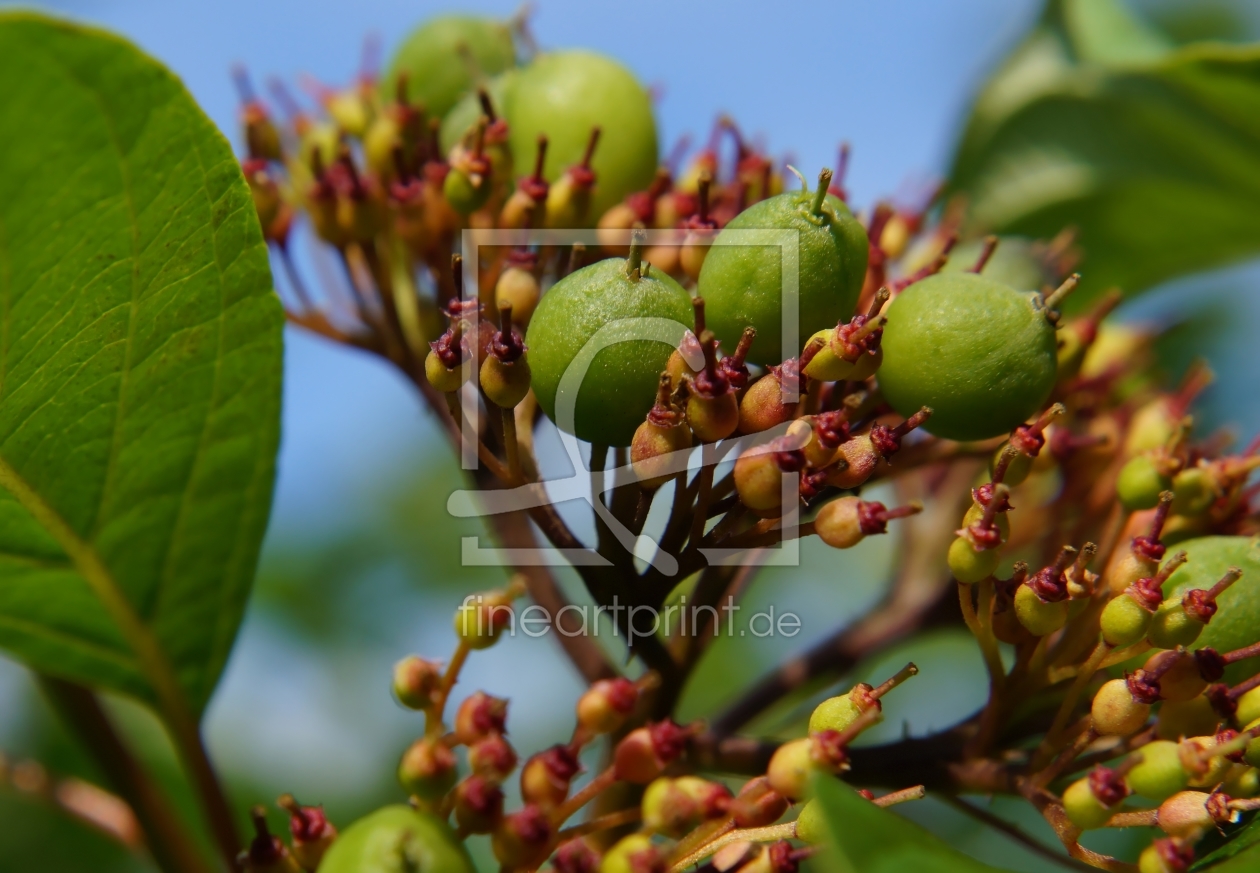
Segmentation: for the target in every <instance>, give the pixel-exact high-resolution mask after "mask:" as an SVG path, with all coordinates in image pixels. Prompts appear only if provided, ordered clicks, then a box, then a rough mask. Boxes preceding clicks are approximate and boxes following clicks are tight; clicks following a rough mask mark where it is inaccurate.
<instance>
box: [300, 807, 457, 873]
mask: <svg viewBox="0 0 1260 873" xmlns="http://www.w3.org/2000/svg"><path fill="white" fill-rule="evenodd" d="M319 870H320V873H366V871H372V873H408V871H412V870H424V871H425V873H475V870H474V867H473V864H472V861H471V859H469V857H468V853H467V852H466V851H465V849H464V847H463V845H461V844H460V843H459V842H458V841H457V840H456V839H455V835H454V834H453V833H452V832H451V830H450V828H449V827H447V826H446V824H445V823H444V822H442V821H439V820H438V819H437V818H435V817H434V816H431V815H428V814H427V813H423V812H417V811H416V810H414V809H411V808H410V807H408V806H402V805H397V806H386V807H383V808H381V809H378V810H376V811H375V812H372V813H369V814H368V815H366V816H364V817H363V818H361V819H359V820H358V821H356V822H355V823H354V824H352V825H350V827H348V828H346V829H345V830H344V831H342V832H341V834H340V836H338V837H337V840H336V841H335V842H334V843H333V844H332V846H331V847H330V848H329V849H328V852H327V853H326V854H325V855H324V859H323V861H322V862H321V863H320V865H319Z"/></svg>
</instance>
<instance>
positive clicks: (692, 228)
mask: <svg viewBox="0 0 1260 873" xmlns="http://www.w3.org/2000/svg"><path fill="white" fill-rule="evenodd" d="M712 184H713V177H712V176H711V175H709V174H708V173H707V172H706V173H702V174H701V176H700V180H699V183H698V185H697V192H696V193H697V195H698V196H697V208H696V214H695V215H693V216H691V217H690V218H689V219H687V222H686V224H685V227H686V230H687V235H686V236H685V237H684V238H683V245H682V251H681V252H679V253H678V260H679V263H680V264H681V266H682V268H683V272H684V273H686V274H687V275H688V276H689V277H690V278H691V279H692V280H693V281H694V280H696V279H698V278H700V268H701V267H703V266H704V260H705V258H706V257H707V256H708V254H709V248H710V247H711V246H712V245H713V239H714V237H716V236H717V228H718V224H717V222H716V221H714V220H713V218H712V217H711V216H710V215H709V190H710V187H711V186H712Z"/></svg>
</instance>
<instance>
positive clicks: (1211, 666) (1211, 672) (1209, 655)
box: [1194, 646, 1228, 682]
mask: <svg viewBox="0 0 1260 873" xmlns="http://www.w3.org/2000/svg"><path fill="white" fill-rule="evenodd" d="M1194 660H1195V663H1196V664H1197V665H1198V667H1199V675H1200V676H1202V677H1203V681H1204V682H1217V681H1219V680H1220V678H1221V677H1222V676H1224V675H1225V665H1226V664H1227V663H1228V661H1226V659H1225V656H1224V655H1222V654H1221V653H1220V652H1218V651H1216V649H1214V648H1212V647H1211V646H1204V647H1203V648H1201V649H1196V650H1195V653H1194Z"/></svg>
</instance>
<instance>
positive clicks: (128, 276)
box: [0, 14, 283, 732]
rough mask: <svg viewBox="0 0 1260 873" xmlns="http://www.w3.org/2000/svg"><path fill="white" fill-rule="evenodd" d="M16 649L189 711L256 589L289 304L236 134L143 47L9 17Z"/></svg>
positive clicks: (4, 357) (4, 476) (9, 627)
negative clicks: (276, 278)
mask: <svg viewBox="0 0 1260 873" xmlns="http://www.w3.org/2000/svg"><path fill="white" fill-rule="evenodd" d="M0 81H4V82H6V83H9V87H8V88H7V89H6V93H5V97H4V99H3V100H2V101H0V485H3V489H0V646H3V647H4V648H6V649H8V650H9V651H11V652H12V653H14V654H15V655H16V656H17V657H18V658H20V659H22V660H23V661H25V662H26V663H28V664H29V665H30V666H31V667H33V668H34V669H36V670H40V671H43V672H46V673H49V674H52V675H56V676H60V677H63V678H66V679H70V680H72V681H76V682H81V683H84V684H89V685H94V686H99V687H103V688H107V689H112V690H115V691H120V692H123V693H126V694H129V695H134V696H135V697H138V698H140V699H142V700H145V701H148V702H150V703H157V704H158V705H159V707H160V708H161V709H162V711H163V713H164V715H165V716H166V717H167V719H168V721H172V723H178V722H181V721H182V722H184V724H183V725H182V726H181V727H179V728H177V730H184V731H185V732H186V730H187V726H188V725H187V722H188V721H189V719H190V718H191V717H192V716H194V715H195V714H196V713H199V712H200V711H201V710H202V709H203V707H204V706H205V704H206V701H207V700H208V699H209V697H210V694H211V692H212V691H213V689H214V687H215V683H216V682H217V680H218V677H219V674H220V672H221V671H222V669H223V664H224V662H225V660H226V658H227V655H228V651H229V650H230V648H231V646H232V642H233V639H234V637H235V634H236V630H237V627H238V625H239V624H240V620H241V614H242V611H243V609H244V604H245V600H246V597H247V595H248V593H249V588H250V585H251V582H252V579H253V575H254V570H255V565H256V563H257V558H258V551H259V547H260V544H261V540H262V536H263V533H264V530H265V528H266V524H267V515H268V512H269V510H270V504H271V492H272V484H273V479H274V465H275V453H276V447H277V442H278V436H279V403H280V377H281V343H282V339H281V330H282V323H283V319H282V315H281V311H280V307H279V304H278V301H277V300H276V298H275V295H274V294H272V292H271V280H270V272H269V267H268V259H267V250H266V246H265V243H264V242H263V240H262V236H261V233H260V230H259V226H258V221H257V218H256V215H255V212H254V209H253V206H252V202H251V198H250V193H249V190H248V188H247V187H246V184H245V182H244V180H243V178H242V176H241V173H240V169H239V166H238V164H237V162H236V160H235V159H234V158H233V156H232V153H231V149H230V147H229V146H228V143H227V141H226V140H225V139H224V138H223V137H222V135H220V134H219V132H218V131H217V130H216V129H215V128H214V126H213V125H212V124H211V122H210V120H209V119H208V118H207V117H206V116H205V115H204V114H203V113H202V112H201V110H200V109H198V107H197V106H196V104H195V103H194V102H193V100H192V98H191V96H190V95H189V94H188V92H187V91H186V90H185V88H184V87H183V85H182V84H181V83H180V82H179V80H178V79H176V78H175V77H174V76H173V75H172V74H171V73H170V72H169V71H168V70H166V69H165V68H163V67H162V66H160V65H159V64H157V63H156V62H155V61H153V60H152V59H150V58H148V57H147V56H145V55H144V54H142V53H141V52H140V51H138V50H137V49H136V48H135V47H134V46H132V45H130V44H128V43H126V42H124V41H122V40H120V39H118V38H116V37H113V36H110V35H108V34H104V33H101V32H99V31H96V30H92V29H89V28H83V27H78V26H75V25H71V24H68V23H64V22H59V21H54V20H51V19H47V18H44V17H41V16H37V15H29V14H10V15H2V16H0Z"/></svg>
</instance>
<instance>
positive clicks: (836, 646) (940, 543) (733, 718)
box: [712, 463, 977, 737]
mask: <svg viewBox="0 0 1260 873" xmlns="http://www.w3.org/2000/svg"><path fill="white" fill-rule="evenodd" d="M976 466H977V465H976V464H974V463H972V464H966V463H960V464H955V465H953V467H952V468H951V469H950V471H949V472H948V474H947V475H946V476H945V477H944V478H943V479H942V480H941V481H940V482H938V483H937V484H936V487H935V488H934V489H933V490H934V491H936V492H937V493H938V494H958V493H960V492H962V493H966V487H967V484H968V483H970V482H971V480H972V479H973V478H974V477H975V474H976ZM959 517H960V512H959V511H958V507H957V506H955V505H954V503H953V502H952V501H949V500H936V501H933V502H932V503H931V504H929V506H928V509H927V510H926V511H925V512H924V513H922V514H921V515H918V516H915V517H914V518H910V519H906V521H905V522H904V523H903V524H902V525H901V526H900V528H899V530H900V531H901V536H903V537H905V541H904V544H903V545H902V546H901V548H900V551H901V553H902V554H904V555H905V561H904V562H903V563H902V567H901V570H900V572H899V574H898V576H897V579H896V580H895V581H894V583H893V585H892V587H891V588H890V590H889V592H888V594H887V596H886V597H885V598H884V599H883V601H881V602H880V604H879V605H878V606H877V607H876V608H875V609H874V610H873V611H871V612H869V613H867V614H866V615H865V616H863V617H862V618H860V619H859V620H858V621H857V622H856V623H855V624H853V625H850V626H849V627H846V628H841V629H840V630H838V631H836V632H835V633H833V634H832V635H831V636H830V637H828V638H827V639H825V640H823V641H822V642H821V643H819V644H818V645H816V646H814V647H813V648H812V649H810V650H808V651H807V652H805V653H804V654H802V655H800V656H798V657H796V658H793V659H792V660H790V661H788V662H786V663H785V664H783V665H781V666H780V667H779V668H778V669H776V670H775V671H774V672H773V673H771V674H770V675H769V676H767V677H765V678H764V679H762V680H761V681H760V682H758V683H757V684H756V685H754V686H753V687H752V688H750V689H749V690H748V691H747V692H746V693H745V694H744V696H743V697H742V698H740V699H739V700H738V701H736V702H735V704H734V705H732V706H731V707H730V708H729V709H727V710H726V712H724V713H722V715H720V716H719V717H718V718H717V719H715V720H714V722H713V728H712V730H713V733H714V734H716V735H717V736H718V737H726V736H730V735H731V734H733V733H735V731H737V730H739V729H740V728H741V727H743V726H744V725H746V724H747V723H748V722H750V721H752V719H753V718H755V717H756V716H757V715H758V714H760V713H761V712H763V711H764V710H765V709H766V708H767V707H769V706H771V705H772V704H774V703H775V702H776V701H778V700H779V699H781V698H782V697H783V696H785V695H786V694H789V693H790V692H791V691H793V690H794V689H796V688H799V687H800V686H801V685H803V684H804V683H806V682H808V681H809V680H810V679H813V678H814V677H816V676H819V675H822V674H824V673H843V672H844V671H846V670H849V669H851V668H852V667H853V666H854V665H856V664H857V663H858V662H859V661H860V660H862V659H863V658H865V657H867V656H868V655H870V654H872V653H874V652H877V651H879V650H881V649H884V648H886V647H888V646H890V645H892V644H893V643H895V642H897V641H898V640H901V639H903V638H904V637H906V636H907V635H909V634H911V633H913V632H914V631H916V630H918V629H919V628H921V627H923V626H924V625H925V624H927V623H936V622H937V621H940V622H941V623H950V624H952V623H954V622H955V621H957V618H958V611H957V606H956V604H957V600H956V598H953V597H949V598H944V599H945V600H947V601H948V603H945V604H942V603H941V601H942V599H943V595H944V594H945V593H946V592H947V591H949V577H948V575H947V574H946V573H944V572H943V571H942V568H941V566H940V564H941V561H940V556H941V555H943V554H945V550H946V549H947V548H948V546H949V542H950V539H951V538H952V537H953V535H954V533H953V531H954V528H955V527H956V526H957V522H958V518H959ZM938 607H939V608H938Z"/></svg>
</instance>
